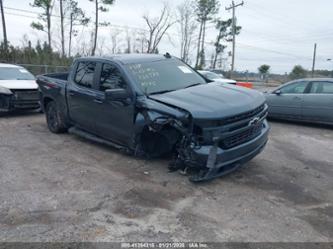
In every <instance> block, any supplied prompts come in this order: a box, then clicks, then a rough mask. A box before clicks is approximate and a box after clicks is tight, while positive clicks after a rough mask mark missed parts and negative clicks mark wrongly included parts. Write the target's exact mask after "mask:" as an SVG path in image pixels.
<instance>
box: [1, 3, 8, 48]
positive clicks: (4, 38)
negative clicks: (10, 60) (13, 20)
mask: <svg viewBox="0 0 333 249" xmlns="http://www.w3.org/2000/svg"><path fill="white" fill-rule="evenodd" d="M0 9H1V19H2V30H3V42H4V45H5V51H6V54H7V51H8V40H7V30H6V20H5V12H4V10H3V1H2V0H0Z"/></svg>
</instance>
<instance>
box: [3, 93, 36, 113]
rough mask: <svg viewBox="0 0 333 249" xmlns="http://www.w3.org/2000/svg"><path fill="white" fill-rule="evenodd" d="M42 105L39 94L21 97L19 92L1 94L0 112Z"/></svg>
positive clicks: (34, 107)
mask: <svg viewBox="0 0 333 249" xmlns="http://www.w3.org/2000/svg"><path fill="white" fill-rule="evenodd" d="M39 107H40V102H39V96H38V95H36V96H33V97H28V98H21V97H20V96H18V95H17V94H11V95H5V94H0V112H7V111H13V110H22V109H38V108H39Z"/></svg>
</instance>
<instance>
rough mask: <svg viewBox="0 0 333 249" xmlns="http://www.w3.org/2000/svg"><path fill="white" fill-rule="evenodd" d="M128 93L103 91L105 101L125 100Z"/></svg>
mask: <svg viewBox="0 0 333 249" xmlns="http://www.w3.org/2000/svg"><path fill="white" fill-rule="evenodd" d="M129 96H130V95H129V93H128V91H127V90H126V89H122V88H119V89H108V90H106V91H105V98H106V99H107V100H125V99H127V98H128V97H129Z"/></svg>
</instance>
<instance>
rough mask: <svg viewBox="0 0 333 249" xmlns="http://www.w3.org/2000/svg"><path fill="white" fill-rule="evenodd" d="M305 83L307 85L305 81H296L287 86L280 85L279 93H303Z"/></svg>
mask: <svg viewBox="0 0 333 249" xmlns="http://www.w3.org/2000/svg"><path fill="white" fill-rule="evenodd" d="M307 85H308V83H307V82H297V83H293V84H290V85H288V86H285V87H282V88H281V89H280V91H281V93H285V94H288V93H289V94H298V93H304V91H305V88H306V86H307Z"/></svg>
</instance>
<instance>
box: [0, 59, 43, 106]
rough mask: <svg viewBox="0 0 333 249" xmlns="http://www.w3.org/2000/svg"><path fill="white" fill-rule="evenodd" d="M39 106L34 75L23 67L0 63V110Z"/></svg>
mask: <svg viewBox="0 0 333 249" xmlns="http://www.w3.org/2000/svg"><path fill="white" fill-rule="evenodd" d="M39 106H40V105H39V92H38V85H37V83H36V79H35V77H34V76H33V75H32V74H31V73H30V72H29V71H28V70H27V69H25V68H24V67H21V66H16V65H11V64H3V63H0V112H6V111H11V110H15V109H38V108H39Z"/></svg>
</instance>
